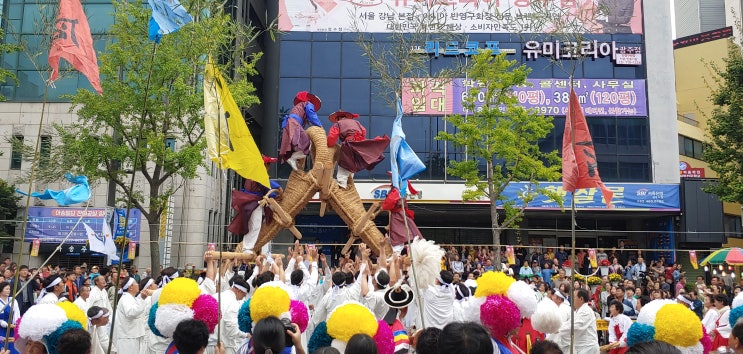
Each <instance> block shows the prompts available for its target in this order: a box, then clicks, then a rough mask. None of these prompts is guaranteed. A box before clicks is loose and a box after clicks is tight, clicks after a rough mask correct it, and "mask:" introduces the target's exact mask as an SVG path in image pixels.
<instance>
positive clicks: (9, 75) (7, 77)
mask: <svg viewBox="0 0 743 354" xmlns="http://www.w3.org/2000/svg"><path fill="white" fill-rule="evenodd" d="M22 49H23V48H22V47H21V46H20V45H17V44H13V43H6V41H5V30H3V29H2V28H0V56H1V55H3V54H7V53H13V52H19V51H21V50H22ZM8 81H12V82H13V83H15V84H18V78H17V77H16V76H15V74H14V73H13V72H12V71H10V70H8V69H5V68H3V67H0V83H5V82H8ZM5 99H6V97H5V96H3V95H2V94H0V101H5Z"/></svg>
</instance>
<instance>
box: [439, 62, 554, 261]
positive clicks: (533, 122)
mask: <svg viewBox="0 0 743 354" xmlns="http://www.w3.org/2000/svg"><path fill="white" fill-rule="evenodd" d="M530 71H531V69H529V68H527V67H526V66H525V65H520V66H519V65H518V62H517V61H515V60H508V59H506V55H505V54H500V55H496V56H493V55H492V53H491V52H490V51H489V50H485V51H481V52H480V53H479V54H477V55H475V56H474V57H473V61H472V64H471V66H470V67H469V68H468V69H467V74H468V75H467V77H468V78H470V79H472V80H473V82H475V83H476V84H475V85H473V87H471V88H470V89H469V90H468V95H467V97H466V98H465V99H464V100H463V102H462V105H463V106H464V107H465V108H466V109H467V110H468V111H469V112H474V113H472V114H466V115H453V116H447V117H445V118H444V119H445V120H446V122H447V123H449V124H451V125H452V126H453V127H454V128H455V132H453V133H450V132H441V131H440V132H439V133H438V136H437V137H436V139H438V140H444V141H449V142H451V143H452V144H453V145H454V147H456V148H463V149H464V151H465V152H466V154H467V158H466V159H465V160H464V161H450V163H449V169H448V173H449V174H450V175H453V176H456V177H460V178H462V179H464V182H465V186H466V187H468V189H466V190H465V191H464V192H463V193H462V198H463V199H464V200H475V199H480V198H487V199H488V200H489V201H490V218H491V228H492V232H493V245H494V246H495V249H496V250H499V249H500V245H501V243H500V235H501V233H502V232H503V230H505V229H508V228H510V227H511V226H513V225H514V224H517V223H518V222H519V221H520V220H521V218H522V217H523V215H524V210H525V208H526V206H527V205H528V203H529V202H531V201H533V200H534V198H535V197H536V196H537V195H538V194H539V193H542V194H546V195H549V196H550V197H552V198H553V199H555V200H557V201H559V202H561V201H562V199H561V197H560V196H558V195H557V193H552V192H550V191H548V190H545V189H544V188H541V187H539V181H555V180H557V179H559V178H560V168H561V166H560V159H559V158H558V156H557V151H552V152H549V153H544V152H541V151H540V150H539V145H538V144H537V143H538V142H539V140H540V139H543V138H545V137H546V136H547V134H549V133H550V132H551V131H552V128H553V124H552V117H545V116H543V115H541V114H538V113H537V112H536V111H535V110H533V109H526V108H524V107H523V106H521V105H520V104H519V102H518V99H517V97H515V96H514V95H513V94H512V89H513V87H514V86H523V85H528V83H527V81H526V78H527V75H528V74H529V72H530ZM483 95H484V96H483ZM478 102H479V103H480V104H482V106H481V107H476V104H477V103H478ZM483 163H484V165H485V168H484V170H483V169H482V167H481V164H483ZM519 181H524V182H528V183H529V187H528V188H526V190H523V191H522V193H521V196H520V197H521V203H520V204H521V205H518V204H517V203H516V202H515V201H512V200H508V199H506V198H505V196H504V195H503V191H504V190H505V189H506V186H508V184H509V183H511V182H519ZM499 206H500V207H502V208H503V212H502V213H499V211H498V207H499ZM500 262H501V260H500V252H497V251H496V252H495V265H496V266H498V265H499V264H500Z"/></svg>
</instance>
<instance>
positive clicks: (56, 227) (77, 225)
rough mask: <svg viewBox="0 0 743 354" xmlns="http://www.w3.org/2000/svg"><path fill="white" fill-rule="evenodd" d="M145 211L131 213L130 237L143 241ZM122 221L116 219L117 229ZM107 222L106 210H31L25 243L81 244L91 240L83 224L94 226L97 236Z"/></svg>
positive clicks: (64, 208) (45, 208)
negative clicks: (143, 216)
mask: <svg viewBox="0 0 743 354" xmlns="http://www.w3.org/2000/svg"><path fill="white" fill-rule="evenodd" d="M141 218H142V216H141V212H140V211H139V210H138V209H132V210H131V211H130V213H129V227H128V228H129V238H130V239H131V240H132V241H136V242H139V225H140V221H141ZM117 219H118V218H114V227H117V225H118V224H117V222H118V220H117ZM105 222H106V208H88V209H86V208H66V207H30V208H29V211H28V227H27V228H26V234H25V235H24V241H25V242H33V241H34V240H39V241H40V242H41V243H52V244H59V243H62V241H64V239H65V237H67V235H68V234H69V238H67V241H65V245H70V244H72V245H75V244H77V245H80V244H85V243H86V242H87V241H88V236H87V233H86V232H85V226H83V223H85V224H87V225H88V226H90V228H91V229H93V231H94V232H96V233H102V232H103V223H105Z"/></svg>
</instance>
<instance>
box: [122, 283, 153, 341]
mask: <svg viewBox="0 0 743 354" xmlns="http://www.w3.org/2000/svg"><path fill="white" fill-rule="evenodd" d="M119 292H120V293H121V298H120V299H119V304H118V305H117V308H116V320H115V321H114V343H116V348H118V349H119V353H126V354H133V353H140V352H143V351H144V350H145V348H143V346H142V344H146V343H145V342H144V340H143V339H144V334H145V333H144V326H146V325H147V323H146V321H143V320H142V319H143V318H145V317H143V316H142V315H143V314H145V310H146V309H147V304H146V303H145V300H144V299H146V298H147V296H148V295H150V291H143V292H141V293H140V292H139V284H137V281H136V280H134V278H126V280H125V281H124V285H123V286H122V287H121V290H119ZM137 293H139V295H137Z"/></svg>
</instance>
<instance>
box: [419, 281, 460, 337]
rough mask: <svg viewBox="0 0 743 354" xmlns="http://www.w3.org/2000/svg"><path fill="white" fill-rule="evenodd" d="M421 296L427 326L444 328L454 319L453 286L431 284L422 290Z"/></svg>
mask: <svg viewBox="0 0 743 354" xmlns="http://www.w3.org/2000/svg"><path fill="white" fill-rule="evenodd" d="M421 297H422V298H423V321H424V324H425V327H436V328H444V326H446V325H447V324H449V322H451V321H452V320H453V319H454V294H453V293H452V291H451V286H444V285H432V286H429V287H428V288H426V289H425V290H422V291H421ZM420 328H423V326H420Z"/></svg>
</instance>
